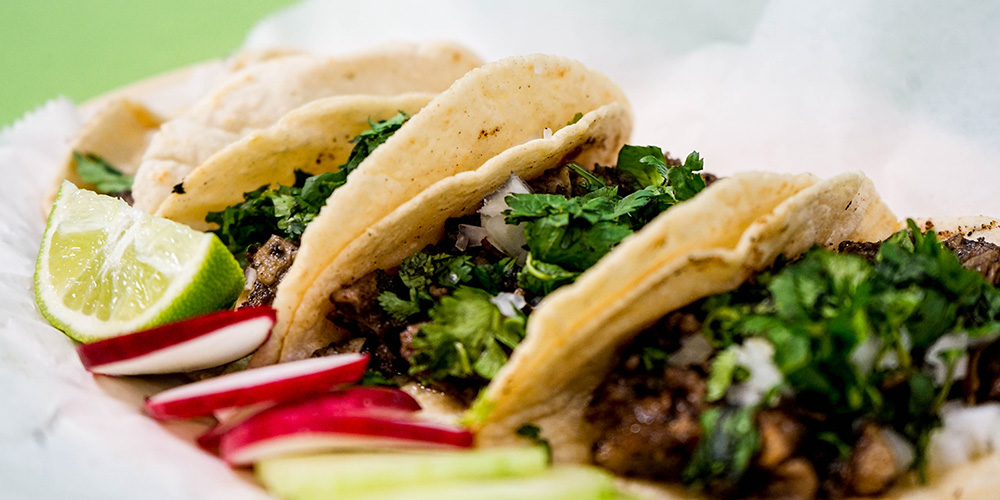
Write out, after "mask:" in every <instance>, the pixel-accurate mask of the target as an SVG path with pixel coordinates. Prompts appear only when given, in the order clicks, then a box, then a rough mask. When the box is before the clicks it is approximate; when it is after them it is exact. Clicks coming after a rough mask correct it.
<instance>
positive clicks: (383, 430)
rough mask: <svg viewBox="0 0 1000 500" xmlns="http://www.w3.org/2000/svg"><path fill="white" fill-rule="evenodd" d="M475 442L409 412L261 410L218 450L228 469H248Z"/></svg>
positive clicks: (466, 434) (461, 430)
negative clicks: (272, 462) (281, 461)
mask: <svg viewBox="0 0 1000 500" xmlns="http://www.w3.org/2000/svg"><path fill="white" fill-rule="evenodd" d="M472 443H473V435H472V433H471V432H469V431H468V430H466V429H464V428H462V427H457V426H453V425H447V424H442V423H438V422H430V421H426V420H421V419H418V418H416V417H414V416H413V415H412V414H411V413H405V412H400V411H395V410H385V409H378V410H370V411H367V412H364V413H345V414H335V413H334V414H325V413H319V412H316V411H314V410H313V408H310V407H309V406H308V405H289V406H284V407H282V408H277V407H276V408H271V409H269V410H265V411H262V412H260V413H258V414H256V415H254V416H252V417H250V418H249V419H247V420H246V421H245V422H243V423H241V424H239V425H237V426H236V427H234V428H233V429H232V430H230V431H229V432H226V433H225V434H224V435H223V436H222V439H221V440H220V442H219V451H220V454H221V455H222V458H223V460H225V461H226V462H227V463H229V464H230V465H233V466H245V465H250V464H252V463H253V462H256V461H258V460H261V459H264V458H271V457H276V456H284V455H295V454H305V453H318V452H324V451H333V450H366V451H371V450H373V449H374V450H381V449H400V448H403V449H413V448H424V449H426V448H470V447H472Z"/></svg>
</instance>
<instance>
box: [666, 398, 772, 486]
mask: <svg viewBox="0 0 1000 500" xmlns="http://www.w3.org/2000/svg"><path fill="white" fill-rule="evenodd" d="M755 414H756V408H754V407H745V408H735V407H724V408H711V409H709V410H707V411H705V412H704V413H702V414H701V432H702V435H701V439H699V440H698V445H697V447H696V448H695V450H694V453H693V454H692V455H691V460H690V461H689V462H688V466H687V468H685V469H684V472H683V474H682V479H683V480H684V482H685V483H687V484H691V485H694V486H696V487H705V486H708V485H712V484H713V483H716V482H717V480H722V481H723V482H725V483H729V484H735V483H737V482H739V480H740V479H741V478H742V477H743V474H744V473H745V472H746V471H747V468H749V466H750V461H751V459H752V458H753V456H754V454H755V453H756V452H757V449H758V448H759V447H760V434H759V433H758V431H757V426H756V425H754V415H755Z"/></svg>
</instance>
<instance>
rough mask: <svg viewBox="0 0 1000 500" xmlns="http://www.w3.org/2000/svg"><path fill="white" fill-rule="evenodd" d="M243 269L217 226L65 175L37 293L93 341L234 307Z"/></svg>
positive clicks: (65, 326)
mask: <svg viewBox="0 0 1000 500" xmlns="http://www.w3.org/2000/svg"><path fill="white" fill-rule="evenodd" d="M242 288H243V273H242V271H241V269H240V266H239V264H238V263H237V262H236V259H234V258H233V256H232V254H230V253H229V251H228V250H227V249H226V248H225V246H224V245H223V244H222V242H221V241H219V239H218V238H217V237H215V236H214V235H212V234H206V233H201V232H198V231H195V230H193V229H191V228H188V227H187V226H184V225H181V224H177V223H175V222H172V221H168V220H166V219H162V218H157V217H153V216H151V215H148V214H145V213H143V212H141V211H139V210H136V209H133V208H132V207H129V206H128V205H127V204H126V203H124V202H123V201H121V200H118V199H116V198H112V197H109V196H104V195H99V194H96V193H92V192H90V191H85V190H81V189H78V188H76V187H75V186H73V185H72V184H70V183H68V182H65V183H63V185H62V187H61V189H60V191H59V195H58V196H57V198H56V202H55V205H54V206H53V209H52V212H51V214H50V216H49V220H48V223H47V226H46V229H45V234H44V236H43V237H42V245H41V248H40V249H39V252H38V259H37V261H36V263H35V301H36V302H37V303H38V306H39V309H40V310H41V313H42V315H43V316H45V318H46V319H48V320H49V322H51V323H52V324H53V325H54V326H55V327H57V328H59V329H60V330H62V331H63V332H65V333H66V335H68V336H69V337H71V338H73V339H74V340H77V341H80V342H85V343H86V342H93V341H96V340H100V339H103V338H107V337H112V336H116V335H120V334H124V333H128V332H132V331H136V330H140V329H144V328H149V327H152V326H156V325H160V324H164V323H169V322H172V321H177V320H180V319H184V318H189V317H193V316H197V315H200V314H204V313H207V312H212V311H216V310H221V309H226V308H228V307H231V306H232V304H233V303H234V302H235V301H236V299H237V298H238V297H239V294H240V292H241V290H242Z"/></svg>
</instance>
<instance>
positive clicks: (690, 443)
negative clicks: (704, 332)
mask: <svg viewBox="0 0 1000 500" xmlns="http://www.w3.org/2000/svg"><path fill="white" fill-rule="evenodd" d="M700 329H701V324H700V322H699V321H698V320H697V318H695V316H694V315H693V314H690V313H688V312H684V311H679V312H675V313H672V314H669V315H667V316H666V317H665V318H663V319H662V320H661V321H660V322H659V323H658V324H657V325H655V326H654V327H652V328H650V329H648V330H646V331H645V332H643V333H641V334H640V335H639V336H637V337H636V339H635V341H634V342H633V343H632V344H631V345H630V346H629V347H627V348H626V350H625V351H624V352H623V355H622V361H621V362H620V363H619V365H618V366H617V367H616V368H615V370H614V371H613V372H612V373H611V375H609V376H608V378H607V379H605V383H604V385H603V386H602V387H601V388H599V389H598V390H597V392H596V394H595V396H594V400H593V401H592V403H591V405H590V407H589V408H588V409H587V420H588V422H591V424H592V425H593V426H594V429H595V430H597V432H598V436H599V437H598V439H597V441H596V442H595V444H594V448H593V450H592V452H593V461H594V463H596V464H598V465H600V466H602V467H605V468H607V469H609V470H612V471H614V472H616V473H618V474H622V475H627V476H637V477H644V478H650V479H664V480H676V479H678V478H680V475H681V472H682V471H683V470H684V468H685V467H686V466H687V460H688V458H689V457H690V455H691V453H692V452H693V451H694V448H695V447H696V446H697V444H698V439H699V438H700V437H701V424H700V421H699V418H700V416H701V413H702V411H703V410H704V409H705V408H706V403H705V401H704V399H705V391H706V382H705V380H706V377H707V372H706V367H704V366H700V365H693V366H687V367H679V366H663V367H656V368H653V369H650V367H647V366H646V365H645V363H644V361H643V357H642V354H643V352H644V349H645V348H646V347H650V346H652V347H656V348H658V349H662V350H663V351H665V352H673V351H676V350H677V348H678V347H679V345H680V339H681V338H682V337H684V336H685V334H684V333H681V332H687V334H691V333H695V334H700Z"/></svg>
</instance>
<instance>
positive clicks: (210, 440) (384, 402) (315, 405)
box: [198, 387, 420, 452]
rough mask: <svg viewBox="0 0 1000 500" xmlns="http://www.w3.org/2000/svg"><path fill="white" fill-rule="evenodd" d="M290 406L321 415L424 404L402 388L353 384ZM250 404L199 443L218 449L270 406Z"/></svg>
mask: <svg viewBox="0 0 1000 500" xmlns="http://www.w3.org/2000/svg"><path fill="white" fill-rule="evenodd" d="M287 406H295V407H298V408H300V411H308V412H314V413H316V414H320V415H331V414H347V413H359V412H364V411H366V410H370V409H377V408H383V409H390V410H398V411H403V412H414V411H419V410H420V404H419V403H417V400H415V399H413V397H412V396H410V395H409V394H407V393H405V392H403V391H401V390H399V389H389V388H378V387H350V388H347V389H343V390H339V391H334V392H331V393H329V394H322V395H319V396H315V397H312V398H310V399H307V400H302V401H296V402H293V403H285V404H283V405H282V406H280V407H279V408H284V407H287ZM248 408H253V412H250V413H243V414H232V415H228V416H229V417H231V419H230V420H225V421H223V420H220V423H219V424H218V425H216V426H214V427H212V428H211V429H209V430H208V431H207V432H205V433H204V434H202V435H201V436H198V445H199V446H201V447H202V448H203V449H205V450H206V451H211V452H217V451H218V448H219V441H220V440H221V438H222V436H223V435H224V434H226V433H227V432H229V431H230V430H231V429H233V428H235V427H236V426H237V425H239V424H240V423H241V422H243V421H244V420H247V419H249V418H250V417H252V416H253V415H254V414H256V413H260V412H261V411H264V410H266V409H267V408H261V407H260V405H254V406H253V407H248ZM216 413H219V412H216Z"/></svg>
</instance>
